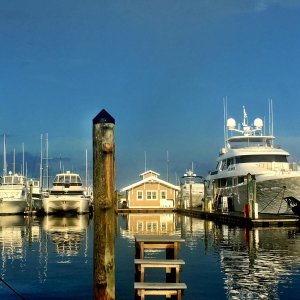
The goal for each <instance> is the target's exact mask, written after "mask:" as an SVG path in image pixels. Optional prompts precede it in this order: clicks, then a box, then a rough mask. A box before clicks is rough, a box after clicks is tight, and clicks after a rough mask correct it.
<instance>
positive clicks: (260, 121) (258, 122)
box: [254, 118, 264, 129]
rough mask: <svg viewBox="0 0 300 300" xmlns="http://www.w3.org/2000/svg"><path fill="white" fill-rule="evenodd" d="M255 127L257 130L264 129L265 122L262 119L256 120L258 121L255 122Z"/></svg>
mask: <svg viewBox="0 0 300 300" xmlns="http://www.w3.org/2000/svg"><path fill="white" fill-rule="evenodd" d="M254 126H255V127H256V128H257V129H262V128H263V126H264V122H263V120H262V119H260V118H256V119H255V120H254Z"/></svg>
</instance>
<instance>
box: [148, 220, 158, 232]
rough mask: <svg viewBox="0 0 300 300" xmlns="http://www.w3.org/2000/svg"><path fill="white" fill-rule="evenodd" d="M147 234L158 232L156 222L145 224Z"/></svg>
mask: <svg viewBox="0 0 300 300" xmlns="http://www.w3.org/2000/svg"><path fill="white" fill-rule="evenodd" d="M146 231H147V232H158V223H157V222H147V223H146Z"/></svg>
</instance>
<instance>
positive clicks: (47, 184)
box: [46, 133, 49, 191]
mask: <svg viewBox="0 0 300 300" xmlns="http://www.w3.org/2000/svg"><path fill="white" fill-rule="evenodd" d="M46 188H47V191H48V189H49V164H48V133H46Z"/></svg>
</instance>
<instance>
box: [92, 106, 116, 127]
mask: <svg viewBox="0 0 300 300" xmlns="http://www.w3.org/2000/svg"><path fill="white" fill-rule="evenodd" d="M98 123H112V124H115V119H114V118H113V117H112V116H111V115H110V114H109V113H108V112H107V111H106V110H105V109H102V110H101V111H100V112H99V114H98V115H97V116H96V117H95V118H94V119H93V124H98Z"/></svg>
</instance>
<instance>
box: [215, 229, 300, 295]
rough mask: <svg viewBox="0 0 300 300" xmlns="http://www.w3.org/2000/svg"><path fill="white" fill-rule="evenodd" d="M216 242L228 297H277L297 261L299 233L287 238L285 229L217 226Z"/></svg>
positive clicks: (299, 259)
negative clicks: (293, 238) (238, 228)
mask: <svg viewBox="0 0 300 300" xmlns="http://www.w3.org/2000/svg"><path fill="white" fill-rule="evenodd" d="M218 229H219V230H217V231H216V232H217V233H218V235H217V236H218V238H217V239H216V243H217V245H218V247H219V250H220V259H221V269H222V271H223V272H224V274H225V288H226V290H227V296H228V298H229V299H246V298H247V299H280V295H279V290H278V289H279V284H283V285H284V284H287V283H288V282H289V281H290V280H291V278H292V276H293V275H294V271H293V266H295V264H299V262H300V258H299V254H300V247H299V246H300V237H298V238H297V237H296V238H295V241H293V242H291V240H290V235H289V232H288V230H287V229H279V228H277V229H272V230H268V229H253V230H246V229H245V230H242V229H240V230H237V229H236V228H235V229H234V228H228V227H227V226H222V227H219V228H218Z"/></svg>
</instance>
